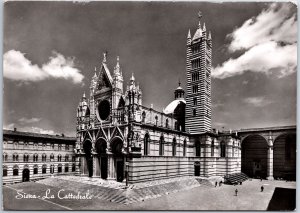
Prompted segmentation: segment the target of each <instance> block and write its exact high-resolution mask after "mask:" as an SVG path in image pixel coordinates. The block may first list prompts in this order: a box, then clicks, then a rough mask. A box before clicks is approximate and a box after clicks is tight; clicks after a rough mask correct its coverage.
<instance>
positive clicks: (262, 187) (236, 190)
mask: <svg viewBox="0 0 300 213" xmlns="http://www.w3.org/2000/svg"><path fill="white" fill-rule="evenodd" d="M264 189H265V187H264V186H261V187H260V191H261V192H263V191H264ZM235 196H238V189H235Z"/></svg>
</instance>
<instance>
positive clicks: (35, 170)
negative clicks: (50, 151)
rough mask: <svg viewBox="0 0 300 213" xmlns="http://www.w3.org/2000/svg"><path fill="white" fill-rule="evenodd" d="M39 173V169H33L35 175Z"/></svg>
mask: <svg viewBox="0 0 300 213" xmlns="http://www.w3.org/2000/svg"><path fill="white" fill-rule="evenodd" d="M37 173H38V167H34V168H33V174H35V175H36V174H37Z"/></svg>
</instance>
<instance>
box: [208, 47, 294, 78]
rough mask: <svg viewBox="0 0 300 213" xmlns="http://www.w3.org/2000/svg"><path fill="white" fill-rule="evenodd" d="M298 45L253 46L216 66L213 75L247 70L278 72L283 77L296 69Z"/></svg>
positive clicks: (227, 74)
mask: <svg viewBox="0 0 300 213" xmlns="http://www.w3.org/2000/svg"><path fill="white" fill-rule="evenodd" d="M296 67H297V45H285V46H280V45H278V44H277V43H276V42H272V41H270V42H266V43H263V44H260V45H257V46H254V47H252V48H251V49H249V50H248V51H246V52H245V53H244V54H242V55H241V56H240V57H238V58H236V59H229V60H227V61H225V62H224V63H223V64H222V65H221V66H217V67H216V68H214V72H213V77H215V78H221V79H224V78H227V77H231V76H234V75H239V74H243V73H244V72H246V71H253V72H263V73H265V74H268V75H269V74H274V73H276V74H277V76H278V77H283V76H286V75H288V74H291V73H293V72H295V71H296Z"/></svg>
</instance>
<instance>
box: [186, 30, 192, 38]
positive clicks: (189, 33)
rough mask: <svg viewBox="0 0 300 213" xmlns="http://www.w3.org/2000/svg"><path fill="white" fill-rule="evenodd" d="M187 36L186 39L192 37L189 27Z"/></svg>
mask: <svg viewBox="0 0 300 213" xmlns="http://www.w3.org/2000/svg"><path fill="white" fill-rule="evenodd" d="M187 38H188V39H191V38H192V36H191V30H190V29H189V32H188V36H187Z"/></svg>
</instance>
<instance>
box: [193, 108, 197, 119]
mask: <svg viewBox="0 0 300 213" xmlns="http://www.w3.org/2000/svg"><path fill="white" fill-rule="evenodd" d="M195 116H197V111H196V109H193V117H195Z"/></svg>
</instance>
